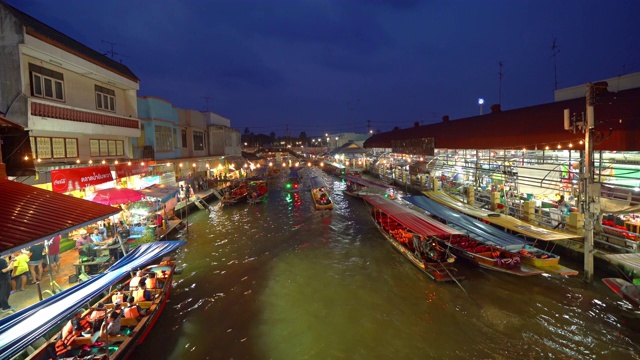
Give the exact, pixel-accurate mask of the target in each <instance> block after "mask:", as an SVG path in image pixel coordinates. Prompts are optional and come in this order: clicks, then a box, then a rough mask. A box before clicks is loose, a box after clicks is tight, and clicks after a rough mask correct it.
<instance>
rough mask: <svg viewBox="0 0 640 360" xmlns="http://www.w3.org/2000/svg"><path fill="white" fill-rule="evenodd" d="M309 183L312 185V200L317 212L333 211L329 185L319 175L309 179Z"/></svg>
mask: <svg viewBox="0 0 640 360" xmlns="http://www.w3.org/2000/svg"><path fill="white" fill-rule="evenodd" d="M309 183H310V185H311V199H312V200H313V206H314V207H315V208H316V210H331V209H333V201H331V198H330V197H329V193H328V192H327V184H325V182H324V180H323V179H322V176H320V175H318V176H313V177H311V178H309Z"/></svg>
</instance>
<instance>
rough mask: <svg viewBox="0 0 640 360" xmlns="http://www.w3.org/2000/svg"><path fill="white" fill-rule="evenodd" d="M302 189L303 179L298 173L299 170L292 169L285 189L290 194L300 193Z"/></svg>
mask: <svg viewBox="0 0 640 360" xmlns="http://www.w3.org/2000/svg"><path fill="white" fill-rule="evenodd" d="M301 187H302V177H301V176H300V174H299V173H298V169H297V168H295V167H291V168H290V171H289V175H288V176H287V181H286V182H285V184H284V189H285V190H286V191H288V192H298V191H300V188H301Z"/></svg>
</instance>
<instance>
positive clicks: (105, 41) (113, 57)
mask: <svg viewBox="0 0 640 360" xmlns="http://www.w3.org/2000/svg"><path fill="white" fill-rule="evenodd" d="M100 41H101V42H103V43H106V44H109V46H111V50H107V51H106V52H105V53H104V54H102V55H106V56H109V57H110V58H112V59H114V60H115V57H116V55H119V56H120V57H128V56H127V55H124V54H120V53H117V52H115V51H114V50H113V47H114V46H116V45H117V44H116V43H113V42H111V41H107V40H100ZM120 64H122V58H120Z"/></svg>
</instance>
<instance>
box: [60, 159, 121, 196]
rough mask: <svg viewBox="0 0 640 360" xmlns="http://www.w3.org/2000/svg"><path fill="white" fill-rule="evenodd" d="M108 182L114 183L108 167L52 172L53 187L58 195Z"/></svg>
mask: <svg viewBox="0 0 640 360" xmlns="http://www.w3.org/2000/svg"><path fill="white" fill-rule="evenodd" d="M107 181H113V175H111V169H110V168H109V166H108V165H101V166H89V167H81V168H73V169H60V170H51V185H52V188H53V191H55V192H58V193H65V192H69V191H73V190H81V189H84V188H86V187H87V186H90V185H98V184H102V183H105V182H107Z"/></svg>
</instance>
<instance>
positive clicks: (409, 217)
mask: <svg viewBox="0 0 640 360" xmlns="http://www.w3.org/2000/svg"><path fill="white" fill-rule="evenodd" d="M362 198H363V199H364V200H365V201H366V202H368V203H369V204H371V205H373V206H374V207H375V208H377V209H379V210H380V211H381V212H383V213H385V214H386V215H388V216H389V217H390V218H392V219H394V220H395V221H397V222H398V223H400V224H402V225H403V226H404V227H406V228H408V229H410V230H411V231H413V232H415V233H416V234H420V235H422V236H427V237H428V236H437V237H442V238H447V237H449V236H450V235H459V234H464V233H463V232H461V231H458V230H456V229H454V228H452V227H449V226H447V225H445V224H442V223H440V222H438V221H436V220H433V219H431V218H429V217H428V216H426V215H423V214H420V213H418V212H416V211H414V210H411V209H409V208H407V207H404V206H402V205H400V204H398V203H397V202H395V201H393V200H389V199H387V198H385V197H383V196H380V195H365V196H363V197H362Z"/></svg>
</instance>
